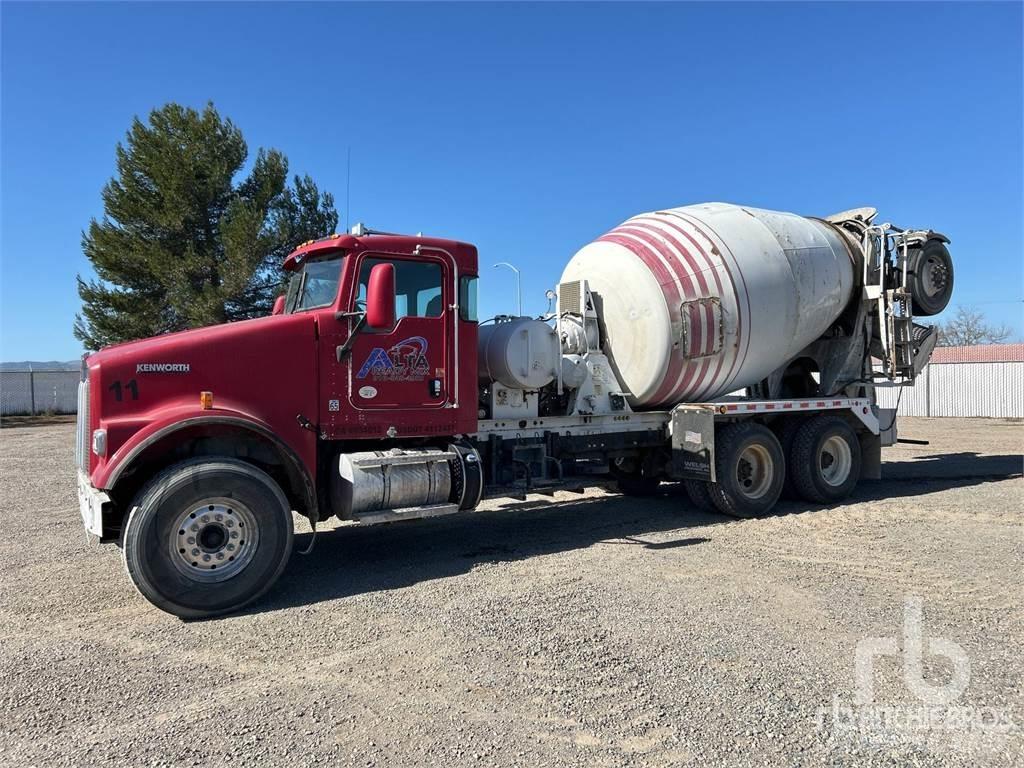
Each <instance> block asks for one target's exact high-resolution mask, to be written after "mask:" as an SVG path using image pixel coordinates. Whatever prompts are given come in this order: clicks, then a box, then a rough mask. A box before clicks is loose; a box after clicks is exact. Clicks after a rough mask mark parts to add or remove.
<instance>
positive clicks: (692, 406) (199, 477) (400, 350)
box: [76, 203, 953, 618]
mask: <svg viewBox="0 0 1024 768" xmlns="http://www.w3.org/2000/svg"><path fill="white" fill-rule="evenodd" d="M875 219H876V212H875V210H874V209H871V208H861V209H857V210H853V211H846V212H844V213H841V214H836V215H834V216H829V217H826V218H823V219H817V218H808V217H803V216H797V215H794V214H787V213H778V212H774V211H765V210H760V209H756V208H749V207H741V206H736V205H728V204H723V203H709V204H703V205H694V206H687V207H683V208H673V209H667V210H662V211H655V212H652V213H645V214H640V215H638V216H634V217H633V218H631V219H629V220H627V221H625V222H624V223H622V224H621V225H619V226H618V227H616V228H615V229H613V230H612V231H610V232H608V233H607V234H605V235H602V236H601V237H600V238H598V239H597V240H595V241H594V242H592V243H590V244H588V245H586V246H585V247H583V248H582V249H581V250H580V251H579V252H578V253H576V255H575V256H573V257H572V258H571V259H570V260H569V261H568V263H567V264H566V266H565V268H564V270H563V273H562V277H561V280H560V281H559V283H558V286H557V291H556V292H555V294H554V298H555V308H554V311H552V312H549V313H548V314H547V315H545V316H543V317H541V318H529V317H505V316H502V317H498V318H493V319H492V320H489V321H486V322H483V323H478V319H477V316H476V283H477V252H476V249H475V248H474V247H473V246H472V245H468V244H466V243H461V242H456V241H453V240H442V239H438V238H433V237H421V236H419V235H416V236H407V235H393V234H386V233H380V232H373V231H370V230H367V229H365V228H363V227H361V226H357V227H356V228H355V229H354V230H353V232H352V233H351V234H344V235H334V236H332V237H329V238H325V239H323V240H317V241H315V242H309V243H305V244H304V245H302V246H301V247H300V248H298V249H296V250H295V251H294V252H293V253H292V254H290V255H289V256H288V258H287V260H286V262H285V265H284V266H285V269H286V270H288V271H290V272H291V278H290V282H289V284H288V289H287V293H286V294H285V295H284V296H281V297H280V298H279V299H278V300H277V303H276V305H275V307H274V313H273V315H272V316H270V317H265V318H260V319H256V320H249V321H245V322H238V323H231V324H227V325H221V326H216V327H211V328H201V329H197V330H192V331H185V332H182V333H173V334H168V335H165V336H160V337H158V338H152V339H145V340H142V341H136V342H131V343H127V344H120V345H116V346H112V347H108V348H106V349H103V350H101V351H100V352H98V353H96V354H92V355H88V356H86V357H85V358H84V359H83V366H82V382H81V385H80V389H79V401H78V432H77V451H76V459H77V464H78V468H79V499H80V506H81V513H82V518H83V520H84V523H85V527H86V529H87V530H88V531H89V532H90V533H93V534H95V535H96V536H98V537H99V538H100V540H101V541H111V542H113V541H117V542H120V544H121V546H122V548H123V552H124V561H125V566H126V568H127V570H128V574H129V576H130V577H131V579H132V581H133V582H134V584H135V585H136V586H137V587H138V589H139V591H140V592H141V593H142V594H143V595H144V596H145V597H146V598H147V599H148V600H150V601H151V602H152V603H153V604H154V605H156V606H158V607H159V608H161V609H163V610H165V611H168V612H170V613H173V614H175V615H177V616H180V617H183V618H193V617H202V616H209V615H214V614H218V613H224V612H227V611H232V610H236V609H238V608H239V607H241V606H243V605H245V604H246V603H248V602H250V601H251V600H253V599H254V598H256V597H258V596H259V595H260V594H262V593H263V592H264V591H266V590H267V589H268V588H269V587H270V586H271V584H273V583H274V581H275V580H276V579H277V578H278V576H279V575H280V574H281V572H282V571H283V570H284V568H285V565H286V563H287V562H288V558H289V555H290V553H291V550H292V539H293V526H292V514H293V513H298V514H300V515H304V516H306V517H307V518H308V519H309V520H310V521H311V522H312V524H313V526H314V530H315V526H316V524H317V522H319V521H322V520H326V519H327V518H329V517H331V516H336V517H338V518H340V519H342V520H346V521H351V522H353V523H358V524H363V525H368V524H376V523H384V522H389V521H394V520H406V519H410V518H418V517H429V516H435V515H444V514H451V513H457V512H459V511H463V510H470V509H473V508H474V507H476V506H477V505H478V504H479V503H480V501H481V499H482V498H485V497H488V496H511V497H515V498H525V496H526V494H532V493H546V494H551V493H552V492H553V491H554V490H555V489H558V488H568V489H579V488H580V487H582V485H583V483H584V482H588V479H589V481H590V482H592V479H593V478H594V475H595V474H597V473H604V474H610V475H611V477H612V478H614V479H615V480H616V481H617V482H618V485H619V488H620V489H621V490H622V491H623V492H625V493H629V494H636V495H645V494H651V493H655V492H656V491H657V488H658V485H659V483H661V482H662V481H666V480H678V481H683V482H684V483H685V484H686V488H687V490H688V492H689V497H690V498H691V499H692V501H693V503H694V504H695V505H699V506H701V507H706V508H709V509H717V510H718V511H720V512H722V513H724V514H728V515H733V516H738V517H752V516H757V515H761V514H765V513H767V512H768V511H769V510H770V509H771V508H772V507H773V506H774V504H775V503H776V501H777V500H778V498H779V497H780V495H781V494H783V493H784V492H785V493H787V494H790V495H792V496H796V497H800V498H803V499H805V500H807V501H811V502H814V503H825V504H828V503H835V502H838V501H839V500H841V499H843V498H844V497H846V496H847V495H849V494H850V493H851V492H852V491H853V489H854V487H855V485H856V484H857V482H858V480H859V479H860V478H861V477H873V478H877V477H879V476H880V471H881V447H882V446H883V445H885V444H889V443H891V442H892V441H893V440H895V435H896V430H895V413H894V412H893V411H886V410H884V409H881V408H878V407H877V405H876V403H875V387H876V384H879V383H884V384H894V383H896V384H905V383H908V382H911V381H913V379H914V377H915V376H916V375H917V374H918V373H919V372H920V371H921V369H922V368H923V367H924V366H925V365H926V364H927V362H928V359H929V357H930V355H931V351H932V349H933V347H934V345H935V332H934V329H933V328H932V327H930V326H925V325H920V324H918V323H915V322H914V317H915V316H916V315H922V316H927V315H934V314H937V313H938V312H940V311H941V310H942V309H943V308H944V307H945V306H946V304H947V302H948V301H949V298H950V295H951V292H952V287H953V269H952V262H951V260H950V257H949V252H948V251H947V249H946V246H945V243H946V242H948V240H947V239H946V238H945V237H944V236H942V235H940V234H938V233H936V232H933V231H931V230H903V229H899V228H897V227H894V226H892V225H890V224H878V223H875ZM872 358H874V359H875V360H876V361H877V362H876V363H873V361H872ZM730 393H732V394H730ZM736 393H739V394H736Z"/></svg>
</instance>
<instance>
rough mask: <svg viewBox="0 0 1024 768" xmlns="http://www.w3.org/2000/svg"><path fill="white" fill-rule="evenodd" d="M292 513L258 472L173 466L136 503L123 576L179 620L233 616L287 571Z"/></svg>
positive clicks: (214, 461)
mask: <svg viewBox="0 0 1024 768" xmlns="http://www.w3.org/2000/svg"><path fill="white" fill-rule="evenodd" d="M293 538H294V529H293V527H292V515H291V507H290V505H289V504H288V501H287V499H286V498H285V496H284V494H283V493H282V491H281V488H280V487H279V486H278V484H277V483H276V482H275V481H274V480H273V478H271V477H270V476H269V475H268V474H266V473H265V472H263V471H262V470H260V469H258V468H256V467H254V466H252V465H250V464H246V463H244V462H242V461H238V460H236V459H229V458H204V459H195V460H191V461H185V462H182V463H180V464H176V465H174V466H172V467H170V468H168V469H166V470H164V471H163V472H161V473H160V474H159V475H157V476H156V477H155V478H154V479H153V480H152V481H151V482H150V483H149V484H148V485H146V486H145V487H144V488H143V489H142V490H141V491H140V492H139V494H138V495H137V496H136V498H135V501H134V502H133V504H132V511H131V513H130V514H129V517H128V522H127V524H126V526H125V530H124V536H123V542H122V543H123V555H124V563H125V569H126V570H127V571H128V576H129V577H130V578H131V580H132V583H134V584H135V586H136V588H138V590H139V592H141V593H142V595H143V597H145V598H146V599H147V600H149V601H150V602H151V603H153V605H155V606H156V607H157V608H160V609H161V610H163V611H166V612H167V613H170V614H173V615H174V616H178V617H179V618H182V619H198V618H205V617H208V616H216V615H219V614H223V613H229V612H231V611H236V610H238V609H240V608H242V607H243V606H245V605H247V604H248V603H250V602H252V601H253V600H255V599H256V598H258V597H260V596H261V595H262V594H263V593H265V592H266V591H267V590H268V589H270V587H271V586H272V585H273V584H274V582H275V581H277V579H278V577H279V576H280V575H281V572H282V571H283V570H284V568H285V565H286V564H287V563H288V558H289V555H290V554H291V549H292V540H293Z"/></svg>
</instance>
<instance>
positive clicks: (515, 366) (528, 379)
mask: <svg viewBox="0 0 1024 768" xmlns="http://www.w3.org/2000/svg"><path fill="white" fill-rule="evenodd" d="M477 347H478V350H479V354H478V355H477V367H478V369H479V377H480V380H481V381H496V382H499V383H500V384H504V385H505V386H506V387H509V388H511V389H540V388H541V387H543V386H544V385H545V384H550V383H551V382H552V381H554V380H555V377H556V376H557V375H558V366H560V365H561V364H562V360H561V352H560V350H559V344H558V336H557V334H556V333H555V330H554V328H552V327H551V326H550V325H548V324H547V323H544V322H541V321H540V320H533V319H531V318H528V317H516V318H512V319H510V320H506V321H505V322H499V323H495V324H494V325H482V326H480V335H479V339H478V342H477Z"/></svg>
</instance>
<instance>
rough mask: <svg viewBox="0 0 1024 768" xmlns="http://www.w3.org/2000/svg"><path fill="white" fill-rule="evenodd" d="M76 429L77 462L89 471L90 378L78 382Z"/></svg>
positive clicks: (81, 467)
mask: <svg viewBox="0 0 1024 768" xmlns="http://www.w3.org/2000/svg"><path fill="white" fill-rule="evenodd" d="M76 424H77V426H76V429H75V464H77V465H78V468H79V469H82V470H84V471H85V472H88V471H89V448H90V446H89V379H88V378H85V379H84V380H82V381H80V382H78V420H77V422H76Z"/></svg>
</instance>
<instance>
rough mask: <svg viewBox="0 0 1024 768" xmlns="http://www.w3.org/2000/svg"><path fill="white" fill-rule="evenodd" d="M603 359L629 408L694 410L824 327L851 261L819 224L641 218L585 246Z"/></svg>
mask: <svg viewBox="0 0 1024 768" xmlns="http://www.w3.org/2000/svg"><path fill="white" fill-rule="evenodd" d="M574 280H586V281H587V282H588V283H589V286H590V290H591V293H592V294H593V295H594V298H595V304H596V305H597V308H598V313H599V316H600V321H601V331H602V334H603V337H604V346H605V351H606V352H607V354H608V356H609V358H610V360H611V363H612V366H613V367H614V369H615V371H616V373H617V375H618V377H619V381H620V383H621V384H622V386H623V387H624V388H625V389H626V391H627V394H628V396H629V400H630V403H631V404H632V405H633V406H636V407H655V406H665V405H670V404H673V403H679V402H701V401H707V400H711V399H714V398H716V397H719V396H721V395H724V394H726V393H728V392H732V391H734V390H737V389H741V388H743V387H746V386H749V385H751V384H754V383H755V382H757V381H760V380H761V379H763V378H764V377H765V376H767V375H768V374H769V373H771V371H773V370H775V369H776V368H778V367H779V366H780V365H782V364H783V363H785V362H787V361H788V360H791V359H792V358H793V357H795V356H796V355H797V354H798V353H799V352H800V351H801V350H802V349H803V348H804V347H806V346H807V345H808V344H810V343H811V342H813V341H814V340H815V339H817V338H819V337H820V336H821V335H822V334H823V333H824V332H825V331H826V330H827V329H828V328H829V326H830V325H831V324H832V323H834V322H835V320H836V319H837V318H838V317H839V315H840V314H841V313H842V312H843V310H844V309H845V308H846V306H847V305H848V304H849V302H850V298H851V296H852V294H853V289H854V269H853V256H852V254H851V252H850V250H849V248H848V247H847V245H846V242H845V240H844V239H843V237H842V235H840V234H839V233H838V232H837V231H836V230H834V229H833V228H832V227H831V226H830V225H829V224H826V223H825V222H822V221H818V220H816V219H809V218H805V217H803V216H797V215H795V214H791V213H779V212H776V211H766V210H760V209H757V208H744V207H741V206H737V205H729V204H726V203H706V204H702V205H692V206H686V207H683V208H673V209H670V210H663V211H656V212H653V213H644V214H640V215H639V216H634V217H633V218H631V219H629V220H628V221H626V222H624V223H623V224H621V225H620V226H618V227H616V228H615V229H613V230H612V231H611V232H608V233H607V234H605V235H602V236H601V237H599V238H598V239H597V240H596V241H594V242H592V243H590V244H589V245H586V246H584V247H583V248H582V249H581V250H580V251H579V252H577V253H576V255H575V256H573V257H572V259H571V260H570V261H569V263H568V264H567V265H566V267H565V270H564V272H563V273H562V279H561V282H563V283H566V282H570V281H574Z"/></svg>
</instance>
